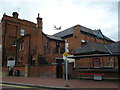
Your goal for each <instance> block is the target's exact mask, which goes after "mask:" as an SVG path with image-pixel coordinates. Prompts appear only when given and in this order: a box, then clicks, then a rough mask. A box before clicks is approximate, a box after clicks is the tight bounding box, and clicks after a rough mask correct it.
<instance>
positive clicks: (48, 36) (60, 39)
mask: <svg viewBox="0 0 120 90" xmlns="http://www.w3.org/2000/svg"><path fill="white" fill-rule="evenodd" d="M45 35H46V37H47V38H49V39H53V40H59V41H64V39H62V38H60V37H57V36H53V35H47V34H45Z"/></svg>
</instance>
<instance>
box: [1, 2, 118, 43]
mask: <svg viewBox="0 0 120 90" xmlns="http://www.w3.org/2000/svg"><path fill="white" fill-rule="evenodd" d="M118 1H119V0H0V18H2V16H3V14H4V12H5V13H6V14H7V15H9V16H12V12H15V11H17V12H18V13H19V18H21V19H25V20H28V21H32V22H35V23H36V22H37V21H36V18H37V15H38V13H40V17H41V18H43V32H44V33H46V34H49V35H52V34H54V33H57V32H60V31H62V30H64V29H67V28H69V27H72V26H74V25H77V24H79V25H82V26H85V27H88V28H90V29H93V30H95V29H101V31H102V32H103V34H104V35H106V36H108V37H110V38H111V39H113V40H115V41H117V40H118ZM54 25H56V27H59V26H61V27H62V28H61V30H55V29H54Z"/></svg>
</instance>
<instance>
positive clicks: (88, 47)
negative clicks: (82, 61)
mask: <svg viewBox="0 0 120 90" xmlns="http://www.w3.org/2000/svg"><path fill="white" fill-rule="evenodd" d="M94 52H102V53H109V50H108V49H107V48H106V47H105V46H104V45H103V44H100V43H97V42H87V43H86V44H85V45H83V46H81V47H78V48H77V49H76V50H75V52H74V54H86V53H87V54H89V53H94Z"/></svg>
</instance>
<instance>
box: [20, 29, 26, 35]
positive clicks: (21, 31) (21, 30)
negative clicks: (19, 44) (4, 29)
mask: <svg viewBox="0 0 120 90" xmlns="http://www.w3.org/2000/svg"><path fill="white" fill-rule="evenodd" d="M20 35H21V36H24V35H25V29H23V28H22V29H20Z"/></svg>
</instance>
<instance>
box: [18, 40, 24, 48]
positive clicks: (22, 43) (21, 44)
mask: <svg viewBox="0 0 120 90" xmlns="http://www.w3.org/2000/svg"><path fill="white" fill-rule="evenodd" d="M19 44H20V48H19V50H24V41H21V42H20V43H19Z"/></svg>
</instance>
